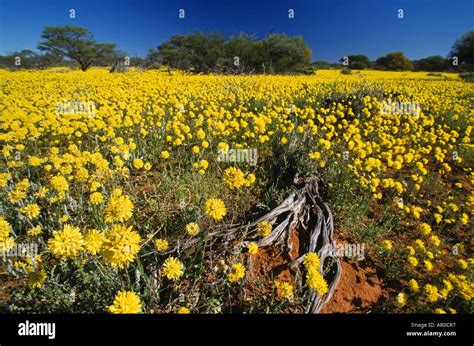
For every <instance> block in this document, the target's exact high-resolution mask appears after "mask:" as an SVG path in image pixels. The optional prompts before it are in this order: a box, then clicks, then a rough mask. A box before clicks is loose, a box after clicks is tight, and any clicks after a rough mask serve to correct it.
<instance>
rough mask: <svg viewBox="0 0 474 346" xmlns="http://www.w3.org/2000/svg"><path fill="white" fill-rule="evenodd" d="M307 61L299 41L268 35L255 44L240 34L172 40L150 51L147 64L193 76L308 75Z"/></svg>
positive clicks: (304, 47)
mask: <svg viewBox="0 0 474 346" xmlns="http://www.w3.org/2000/svg"><path fill="white" fill-rule="evenodd" d="M310 57H311V50H310V49H309V47H308V45H307V44H306V43H305V42H304V40H303V38H301V37H289V36H287V35H284V34H271V35H268V36H266V37H264V38H263V39H260V40H257V39H255V38H254V37H252V36H249V35H247V34H241V35H239V36H233V37H230V38H227V39H226V38H225V37H224V36H222V35H221V34H219V33H213V34H209V35H206V34H204V33H195V34H189V35H174V36H172V37H171V39H169V40H168V41H165V42H164V43H163V44H162V45H160V46H159V47H158V48H157V50H150V51H149V54H148V56H147V61H148V63H149V64H153V63H157V62H159V63H162V64H164V65H167V66H170V67H173V68H177V69H182V70H187V71H192V72H197V73H210V72H216V73H257V72H258V73H285V72H305V73H309V72H310V65H309V59H310ZM311 71H312V70H311Z"/></svg>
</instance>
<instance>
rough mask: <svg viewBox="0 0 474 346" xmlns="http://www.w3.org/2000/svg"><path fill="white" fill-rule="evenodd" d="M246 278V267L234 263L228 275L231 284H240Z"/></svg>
mask: <svg viewBox="0 0 474 346" xmlns="http://www.w3.org/2000/svg"><path fill="white" fill-rule="evenodd" d="M244 277H245V266H244V265H243V264H242V263H234V264H233V265H232V268H231V271H230V273H228V274H227V279H228V280H229V282H238V281H240V280H242V279H243V278H244Z"/></svg>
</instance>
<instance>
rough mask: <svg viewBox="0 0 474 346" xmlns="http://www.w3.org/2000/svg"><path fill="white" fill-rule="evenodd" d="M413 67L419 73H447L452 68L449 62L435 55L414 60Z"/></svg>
mask: <svg viewBox="0 0 474 346" xmlns="http://www.w3.org/2000/svg"><path fill="white" fill-rule="evenodd" d="M413 66H414V68H415V70H417V71H431V72H435V71H439V72H440V71H447V70H449V69H450V68H451V67H452V66H451V65H450V62H449V60H447V59H446V58H443V57H442V56H441V55H433V56H429V57H426V58H423V59H420V60H414V61H413Z"/></svg>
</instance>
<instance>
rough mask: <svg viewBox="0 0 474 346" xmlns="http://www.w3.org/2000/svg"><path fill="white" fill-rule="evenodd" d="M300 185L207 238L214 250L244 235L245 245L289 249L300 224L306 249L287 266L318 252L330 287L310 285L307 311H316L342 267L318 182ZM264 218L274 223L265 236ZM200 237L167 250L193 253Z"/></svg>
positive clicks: (292, 265) (330, 216) (296, 264)
mask: <svg viewBox="0 0 474 346" xmlns="http://www.w3.org/2000/svg"><path fill="white" fill-rule="evenodd" d="M301 185H303V186H302V187H301V188H300V189H296V188H294V191H293V192H292V193H291V194H290V195H289V196H288V197H287V198H286V199H285V200H284V201H283V202H282V203H281V204H280V205H278V206H277V207H276V208H274V209H273V210H271V211H270V212H269V213H267V214H265V215H263V216H262V217H260V218H258V219H257V220H256V221H254V222H252V223H249V224H246V225H237V226H235V227H232V228H230V229H228V230H226V231H223V230H217V231H213V232H210V233H208V234H207V236H206V241H209V242H210V243H211V244H212V246H213V249H214V250H217V249H219V245H220V246H223V247H224V249H228V247H229V246H230V245H231V244H234V243H235V242H236V240H237V239H239V238H241V237H242V236H243V237H244V239H245V240H244V241H243V242H239V243H240V245H243V246H246V245H247V244H248V243H249V242H251V241H257V244H258V247H260V248H261V247H267V246H271V245H280V246H282V247H283V248H285V249H286V251H288V252H290V251H291V250H292V248H291V247H292V244H291V242H290V236H291V232H292V231H294V230H295V229H296V228H298V227H300V229H303V230H304V231H305V232H307V234H308V235H309V238H308V239H309V241H308V243H307V244H304V248H305V251H306V252H305V253H304V254H300V256H299V257H298V258H296V259H294V260H293V261H291V262H290V263H289V267H290V268H292V269H295V268H296V267H298V266H299V265H301V263H302V262H303V260H304V257H305V255H306V253H308V252H316V253H317V254H318V255H319V257H320V263H321V264H320V268H319V270H320V273H321V275H323V277H324V279H325V280H326V282H327V284H328V288H329V290H328V292H327V293H326V294H324V295H318V294H317V293H316V291H315V290H313V289H311V291H310V294H309V298H308V302H307V308H306V312H308V313H319V312H320V311H321V310H322V309H323V307H324V306H325V305H326V303H328V302H329V300H330V299H331V297H332V295H333V294H334V291H335V289H336V286H337V284H338V282H339V278H340V275H341V271H342V268H341V264H340V261H339V258H338V257H337V256H336V255H335V254H334V251H332V250H333V249H334V248H335V244H334V240H333V232H334V223H333V217H332V213H331V210H330V209H329V207H328V205H327V204H326V203H325V202H324V201H323V200H322V198H321V196H320V195H319V192H318V187H319V186H318V182H317V181H315V180H309V181H304V182H303V183H302V184H301ZM263 221H268V222H270V223H272V225H273V227H272V232H271V233H270V234H269V235H268V236H266V237H264V238H260V236H259V235H258V233H257V225H258V224H259V223H260V222H263ZM259 238H260V239H259ZM199 241H200V240H199V239H196V238H192V239H189V240H188V241H186V242H184V243H182V244H181V245H180V246H179V247H177V248H175V249H173V250H171V251H170V252H178V253H186V254H189V253H192V252H193V250H194V247H195V245H197V244H198V243H199ZM223 251H225V250H223Z"/></svg>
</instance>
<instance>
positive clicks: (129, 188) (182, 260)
mask: <svg viewBox="0 0 474 346" xmlns="http://www.w3.org/2000/svg"><path fill="white" fill-rule="evenodd" d="M387 102H388V103H387ZM387 104H388V105H389V107H387ZM394 104H396V105H398V104H410V105H412V104H415V105H417V107H418V108H417V111H416V112H399V111H397V109H398V108H396V107H395V108H394V107H392V105H394ZM473 104H474V91H473V88H472V84H469V83H467V82H464V81H462V80H460V79H458V78H456V77H454V76H452V75H440V76H429V75H427V74H426V73H421V72H420V73H414V72H411V73H403V72H375V71H361V72H359V73H353V74H351V75H343V74H341V73H340V71H329V70H328V71H324V70H321V71H317V72H316V73H315V75H311V76H265V75H260V76H217V75H184V74H181V73H179V72H174V73H173V75H168V74H167V73H164V72H163V71H146V72H142V71H130V72H126V73H117V74H116V73H109V72H107V71H106V70H102V69H92V70H90V71H88V72H85V73H84V72H80V71H61V70H48V71H24V72H7V71H0V148H1V154H0V201H1V205H0V206H1V210H0V253H11V252H12V250H14V249H18V248H19V245H21V244H36V245H37V246H38V253H37V254H34V255H31V254H29V255H25V254H24V256H19V254H17V255H16V256H4V257H3V259H0V299H1V301H0V311H2V310H3V311H13V312H88V313H91V312H110V313H138V312H142V313H170V312H171V313H189V312H191V313H206V312H209V313H218V312H267V313H275V312H304V311H305V301H306V299H307V296H308V291H309V290H316V291H317V292H318V293H319V294H325V293H326V291H327V286H326V283H325V281H324V278H323V276H322V275H319V272H318V271H317V270H313V269H311V268H312V267H319V258H318V256H317V254H315V253H312V254H308V255H307V256H306V258H305V262H304V264H305V267H306V269H307V273H306V280H303V281H302V282H303V284H298V282H299V281H298V280H296V279H295V278H296V277H301V275H304V272H303V273H301V272H300V269H298V268H296V269H295V270H292V271H291V273H290V274H289V275H285V276H280V277H277V276H275V277H272V276H271V273H268V275H267V277H262V276H259V277H257V278H256V277H255V275H256V273H255V268H256V266H255V263H254V261H256V259H257V258H259V260H260V261H261V260H262V257H258V256H259V253H260V252H261V251H263V249H261V248H259V247H258V245H257V244H256V243H255V242H250V243H248V244H247V245H246V246H239V245H238V244H237V245H236V244H233V246H229V247H228V249H227V250H226V251H223V252H222V251H220V252H218V251H213V248H212V246H210V244H209V243H208V238H207V237H206V235H207V234H209V233H210V232H226V230H228V229H229V228H231V227H233V225H236V224H242V223H245V222H248V221H249V220H254V219H257V216H258V215H260V214H261V213H262V212H266V211H269V210H271V209H272V208H274V207H275V206H276V205H277V204H278V203H280V202H281V201H282V200H283V199H284V198H285V196H286V195H287V194H288V193H289V192H290V191H291V182H292V179H293V177H294V175H295V174H296V173H298V174H299V175H300V176H304V177H312V176H317V177H319V178H321V179H322V180H323V181H324V189H325V191H324V195H325V198H326V201H327V203H328V205H329V206H330V207H331V208H332V210H333V213H334V215H335V230H336V231H335V232H337V234H336V235H335V236H336V237H338V238H339V239H342V240H344V241H349V242H357V243H364V244H365V245H366V248H367V253H366V258H367V260H370V263H372V265H374V266H376V267H377V269H378V272H379V273H380V276H381V278H382V279H383V280H384V285H385V286H384V289H386V290H387V292H388V296H387V298H386V299H385V301H384V302H382V303H380V304H379V306H377V307H376V308H375V311H379V312H402V313H405V312H428V313H434V312H437V313H456V312H472V299H473V296H474V284H473V282H472V273H473V269H474V260H473V258H472V252H471V251H472V246H473V244H472V221H471V219H472V211H473V204H474V192H473V189H472V186H473V180H474V173H473V171H472V167H473V163H474V155H473V146H472V127H473V120H474V109H473ZM77 105H80V106H77ZM387 110H388V111H387ZM232 149H250V150H254V149H255V150H256V152H257V153H258V159H257V160H256V165H251V164H249V163H248V162H226V161H222V160H218V159H217V158H218V154H219V153H222V152H228V151H229V150H232ZM257 231H258V234H259V237H262V238H263V237H266V236H268V235H269V234H271V232H272V224H271V223H268V222H262V223H261V224H259V225H258V229H257ZM190 239H192V240H194V241H195V242H196V244H197V246H196V247H195V251H193V252H192V253H187V252H185V251H181V250H180V244H183V243H184V242H188V241H189V240H190ZM243 239H244V235H243V236H242V240H243ZM266 260H268V261H272V258H271V257H268V258H266ZM308 286H309V287H308Z"/></svg>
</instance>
